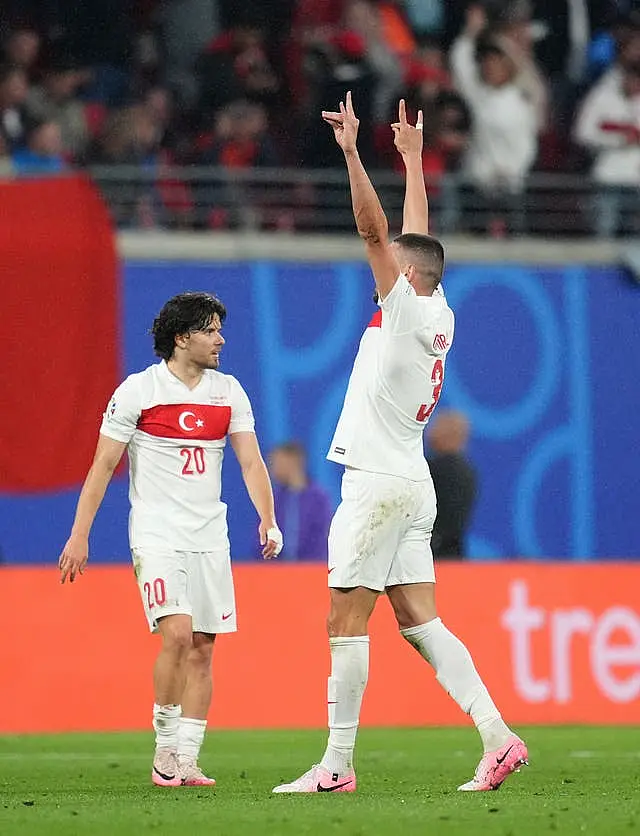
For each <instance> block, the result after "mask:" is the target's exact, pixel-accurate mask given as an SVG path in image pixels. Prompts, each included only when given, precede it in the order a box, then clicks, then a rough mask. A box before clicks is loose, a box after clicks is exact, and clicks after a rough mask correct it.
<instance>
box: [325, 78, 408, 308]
mask: <svg viewBox="0 0 640 836" xmlns="http://www.w3.org/2000/svg"><path fill="white" fill-rule="evenodd" d="M322 118H323V119H324V120H325V122H328V123H329V124H330V125H331V127H332V128H333V132H334V134H335V138H336V142H337V143H338V145H339V146H340V147H341V148H342V151H343V153H344V158H345V162H346V164H347V172H348V174H349V185H350V187H351V203H352V206H353V216H354V218H355V221H356V226H357V228H358V234H359V235H360V237H361V238H362V240H363V241H364V245H365V250H366V254H367V260H368V262H369V264H370V265H371V269H372V271H373V276H374V279H375V282H376V288H377V291H378V293H379V295H380V297H381V298H383V299H384V298H385V297H386V296H387V295H388V294H389V293H390V292H391V290H392V289H393V286H394V285H395V283H396V280H397V278H398V273H399V268H398V263H397V261H396V258H395V256H394V254H393V251H392V249H391V247H390V246H389V225H388V223H387V218H386V216H385V214H384V211H383V209H382V206H381V205H380V201H379V200H378V195H377V194H376V191H375V189H374V188H373V185H372V183H371V180H369V177H368V175H367V172H366V171H365V168H364V166H363V165H362V160H361V159H360V156H359V154H358V149H357V148H356V140H357V136H358V125H359V122H358V119H357V118H356V114H355V112H354V110H353V103H352V101H351V93H350V92H349V93H347V97H346V107H345V104H344V103H343V102H340V111H339V112H329V111H323V112H322Z"/></svg>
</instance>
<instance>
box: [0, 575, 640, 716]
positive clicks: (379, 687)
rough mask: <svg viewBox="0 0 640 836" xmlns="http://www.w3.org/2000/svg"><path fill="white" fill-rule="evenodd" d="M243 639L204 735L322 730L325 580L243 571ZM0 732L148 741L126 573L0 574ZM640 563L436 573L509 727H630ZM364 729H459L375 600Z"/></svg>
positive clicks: (639, 630) (145, 688)
mask: <svg viewBox="0 0 640 836" xmlns="http://www.w3.org/2000/svg"><path fill="white" fill-rule="evenodd" d="M235 578H236V594H237V603H238V619H239V632H238V633H237V634H235V635H231V636H221V637H220V639H219V641H218V645H217V647H216V651H215V653H214V704H213V706H212V710H211V715H210V721H211V723H212V725H213V726H217V727H227V728H267V727H300V728H301V727H322V726H324V725H325V723H326V705H325V701H326V676H327V674H328V670H329V655H328V649H327V643H326V638H325V633H324V629H325V628H324V622H325V616H326V608H327V601H328V591H327V587H326V569H325V568H324V566H322V565H291V566H284V565H277V564H273V565H270V564H265V565H262V564H259V565H242V564H241V565H238V566H236V569H235ZM0 584H1V588H2V591H3V601H4V604H3V606H2V608H0V637H1V638H0V670H1V671H2V680H3V682H2V688H0V718H1V719H0V733H1V732H36V731H46V732H49V731H51V732H53V731H69V730H115V729H138V728H140V729H143V728H148V727H149V726H150V719H151V705H152V702H153V694H152V689H151V670H152V665H153V660H154V657H155V653H156V651H157V648H158V639H157V638H156V637H154V636H150V635H149V634H148V632H147V628H146V622H145V620H144V616H143V612H142V607H141V604H140V600H139V593H138V590H137V587H136V585H135V582H134V579H133V572H132V570H131V569H129V568H128V567H123V566H118V567H100V566H90V567H89V569H88V570H87V572H86V574H85V576H84V577H82V578H81V579H80V580H79V581H78V582H77V583H76V584H74V585H73V586H64V587H61V586H60V585H59V583H58V580H57V572H56V571H55V570H54V569H52V568H47V569H29V568H3V569H1V570H0ZM638 590H640V564H637V565H634V564H626V565H625V564H599V565H592V564H583V565H575V564H574V565H568V564H563V565H554V564H521V563H505V564H491V565H489V564H476V565H469V564H468V565H465V564H455V565H454V564H445V565H442V566H440V567H439V572H438V599H439V609H440V614H441V616H442V618H443V621H444V622H445V623H446V624H447V625H448V626H449V628H450V629H451V630H453V631H454V632H455V633H457V634H458V635H459V636H460V638H461V639H462V640H463V641H464V642H465V643H466V644H467V646H468V647H469V649H470V651H471V653H472V654H473V656H474V659H475V662H476V666H477V667H478V670H479V671H480V674H481V675H482V677H483V678H484V680H485V682H486V684H487V685H488V687H489V689H490V691H491V693H492V695H493V697H494V699H495V701H496V702H497V704H498V706H499V707H500V709H501V711H502V712H503V714H504V716H505V718H506V719H507V720H508V721H509V722H512V723H514V724H519V723H619V724H640V598H639V594H638ZM370 632H371V669H370V678H369V686H368V689H367V693H366V695H365V699H364V706H363V714H362V722H363V724H364V725H388V726H392V725H410V726H414V725H416V726H417V725H457V724H461V723H465V722H468V720H467V719H466V718H465V717H464V715H462V713H461V712H460V710H459V709H458V707H457V706H456V705H455V704H454V703H453V702H452V701H451V699H450V698H449V697H448V696H447V695H446V694H445V693H444V692H443V691H442V689H441V688H440V686H439V685H438V684H437V682H436V681H435V677H434V676H433V672H432V671H431V669H430V667H429V666H428V665H427V664H426V663H425V662H424V661H423V660H422V659H421V658H420V657H419V656H418V654H417V653H416V652H415V651H414V650H413V649H412V648H411V647H410V646H409V645H408V644H407V643H406V642H405V641H404V640H403V639H402V638H401V637H400V635H399V634H398V631H397V628H396V626H395V623H394V621H393V618H392V616H391V612H390V608H389V606H388V603H387V602H386V601H385V600H381V601H380V602H379V604H378V608H377V611H376V613H375V614H374V617H373V620H372V624H371V631H370Z"/></svg>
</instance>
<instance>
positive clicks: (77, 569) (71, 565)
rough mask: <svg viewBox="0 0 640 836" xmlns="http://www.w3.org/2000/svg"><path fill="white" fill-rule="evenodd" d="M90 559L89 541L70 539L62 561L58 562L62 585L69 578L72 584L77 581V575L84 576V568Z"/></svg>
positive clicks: (61, 558) (62, 555) (63, 551)
mask: <svg viewBox="0 0 640 836" xmlns="http://www.w3.org/2000/svg"><path fill="white" fill-rule="evenodd" d="M88 559H89V541H88V540H83V539H78V538H76V537H69V539H68V540H67V542H66V544H65V547H64V549H63V550H62V554H61V555H60V559H59V560H58V568H59V569H60V583H64V582H65V581H66V579H67V577H68V578H69V581H70V582H71V583H73V582H74V580H75V579H76V575H78V574H79V575H82V573H83V572H84V567H85V566H86V565H87V560H88Z"/></svg>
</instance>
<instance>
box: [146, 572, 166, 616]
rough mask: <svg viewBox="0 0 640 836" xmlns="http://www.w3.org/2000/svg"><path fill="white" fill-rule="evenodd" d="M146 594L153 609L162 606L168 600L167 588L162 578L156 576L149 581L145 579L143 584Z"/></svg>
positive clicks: (148, 603) (150, 607) (148, 604)
mask: <svg viewBox="0 0 640 836" xmlns="http://www.w3.org/2000/svg"><path fill="white" fill-rule="evenodd" d="M143 589H144V594H145V596H146V599H147V606H148V607H149V609H150V610H152V609H153V608H154V607H155V606H158V607H161V606H162V605H163V604H164V603H166V600H167V588H166V586H165V585H164V580H163V579H162V578H156V579H155V580H154V581H152V582H151V583H149V581H145V583H144V585H143Z"/></svg>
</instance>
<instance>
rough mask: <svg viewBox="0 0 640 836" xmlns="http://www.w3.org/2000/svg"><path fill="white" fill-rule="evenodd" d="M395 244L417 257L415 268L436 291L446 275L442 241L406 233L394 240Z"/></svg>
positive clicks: (414, 233)
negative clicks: (443, 275) (444, 274)
mask: <svg viewBox="0 0 640 836" xmlns="http://www.w3.org/2000/svg"><path fill="white" fill-rule="evenodd" d="M393 243H394V244H397V245H398V246H399V247H402V249H403V250H405V251H406V252H407V253H409V254H410V255H411V256H413V257H415V260H416V264H415V267H416V269H417V270H418V273H419V274H420V276H421V278H422V279H423V281H424V282H426V283H427V284H428V285H429V286H430V287H432V288H433V289H434V290H435V288H436V287H437V286H438V285H439V284H440V282H441V281H442V274H443V273H444V247H443V246H442V244H441V243H440V241H438V239H437V238H434V237H433V236H432V235H420V234H419V233H417V232H405V233H404V234H403V235H398V236H397V238H394V239H393Z"/></svg>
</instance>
